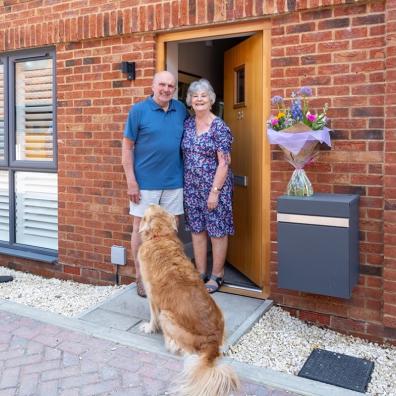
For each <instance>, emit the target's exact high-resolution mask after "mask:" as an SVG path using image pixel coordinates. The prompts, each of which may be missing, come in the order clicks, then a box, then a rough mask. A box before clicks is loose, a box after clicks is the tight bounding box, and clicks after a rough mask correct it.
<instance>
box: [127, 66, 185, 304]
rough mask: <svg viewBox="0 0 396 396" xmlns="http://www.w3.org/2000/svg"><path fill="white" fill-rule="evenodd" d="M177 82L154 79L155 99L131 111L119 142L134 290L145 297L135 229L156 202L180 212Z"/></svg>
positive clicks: (164, 76)
mask: <svg viewBox="0 0 396 396" xmlns="http://www.w3.org/2000/svg"><path fill="white" fill-rule="evenodd" d="M175 89H176V80H175V77H174V76H173V75H172V74H171V73H169V72H168V71H162V72H159V73H157V74H155V76H154V79H153V85H152V91H153V94H152V96H150V97H149V98H147V99H145V100H143V101H141V102H139V103H137V104H135V105H134V106H132V108H131V110H130V111H129V114H128V119H127V122H126V125H125V131H124V138H123V141H122V165H123V167H124V172H125V176H126V180H127V186H128V196H129V199H130V214H131V215H132V216H134V217H133V229H132V236H131V248H132V255H133V259H134V261H135V268H136V289H137V293H138V295H139V296H141V297H146V293H145V290H144V287H143V283H142V279H141V274H140V266H139V263H138V260H137V252H138V249H139V246H140V244H141V240H140V235H139V224H140V220H141V219H142V217H143V214H144V211H145V210H146V208H147V207H148V206H149V205H150V204H152V203H154V204H158V205H160V206H162V207H163V208H164V209H166V210H167V211H168V212H170V213H172V214H174V215H176V216H177V215H181V214H182V213H183V162H182V158H181V150H180V143H181V139H182V136H183V123H184V120H185V119H186V117H187V115H188V114H187V110H186V108H185V106H184V104H182V103H181V102H179V101H177V100H175V99H172V97H173V94H174V92H175Z"/></svg>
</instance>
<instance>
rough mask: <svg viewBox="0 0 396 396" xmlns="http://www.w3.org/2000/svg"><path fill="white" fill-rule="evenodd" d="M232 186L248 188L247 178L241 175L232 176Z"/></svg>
mask: <svg viewBox="0 0 396 396" xmlns="http://www.w3.org/2000/svg"><path fill="white" fill-rule="evenodd" d="M234 185H235V186H241V187H247V186H248V177H247V176H241V175H234Z"/></svg>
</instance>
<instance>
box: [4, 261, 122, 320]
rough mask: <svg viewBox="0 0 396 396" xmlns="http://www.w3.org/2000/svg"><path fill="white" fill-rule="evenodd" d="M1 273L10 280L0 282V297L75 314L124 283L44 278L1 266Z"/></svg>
mask: <svg viewBox="0 0 396 396" xmlns="http://www.w3.org/2000/svg"><path fill="white" fill-rule="evenodd" d="M0 275H12V276H13V277H14V280H13V281H12V282H7V283H0V299H4V300H9V301H14V302H17V303H20V304H24V305H28V306H30V307H35V308H40V309H43V310H45V311H51V312H55V313H58V314H61V315H64V316H69V317H73V316H77V315H79V314H80V313H82V312H83V311H85V310H86V309H88V308H90V307H92V306H94V305H96V304H98V303H100V302H101V301H103V300H105V299H106V298H108V297H109V296H111V295H112V294H113V293H115V292H116V291H118V290H121V289H122V288H124V287H125V286H94V285H86V284H83V283H78V282H73V281H63V280H60V279H55V278H51V279H47V278H42V277H41V276H37V275H32V274H28V273H26V272H20V271H13V270H11V269H8V268H5V267H0Z"/></svg>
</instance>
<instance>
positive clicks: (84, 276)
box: [0, 0, 396, 340]
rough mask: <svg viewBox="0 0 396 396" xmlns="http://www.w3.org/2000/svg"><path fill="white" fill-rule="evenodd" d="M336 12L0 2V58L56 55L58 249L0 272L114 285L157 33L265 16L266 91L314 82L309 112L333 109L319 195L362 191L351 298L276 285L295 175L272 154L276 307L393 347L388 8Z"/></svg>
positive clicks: (92, 1) (314, 7) (351, 7)
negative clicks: (27, 51) (137, 121)
mask: <svg viewBox="0 0 396 396" xmlns="http://www.w3.org/2000/svg"><path fill="white" fill-rule="evenodd" d="M344 3H347V2H346V1H340V0H333V1H331V0H305V1H304V0H303V1H299V2H295V1H283V2H282V1H277V2H275V1H273V0H272V1H271V0H270V1H266V2H263V1H261V0H241V1H236V0H235V1H233V0H231V1H227V2H225V1H224V2H219V1H215V0H206V1H194V0H193V1H191V0H190V1H187V0H181V1H175V0H173V1H161V2H159V1H158V2H156V1H152V2H147V1H143V0H136V1H134V2H131V1H129V0H118V1H109V0H84V1H80V0H76V1H67V2H65V1H60V0H59V1H57V0H51V1H49V0H32V1H23V0H8V1H7V0H0V51H1V52H3V51H11V50H15V49H20V48H31V47H41V46H45V45H53V46H55V47H56V56H57V95H58V119H57V126H58V138H59V239H60V244H59V264H58V265H56V266H48V265H42V264H39V263H34V262H31V261H29V262H28V261H24V260H22V259H17V260H16V259H15V260H12V259H10V258H6V257H3V258H1V261H0V265H8V266H12V267H14V268H17V269H25V270H30V271H33V272H37V273H41V274H42V275H46V276H53V275H54V274H56V276H58V277H62V278H66V279H75V280H79V281H84V282H91V283H100V284H106V283H113V282H115V281H116V274H115V268H114V266H112V265H111V264H109V262H110V259H109V253H110V246H111V245H113V244H117V245H123V246H125V247H128V251H129V250H130V249H129V236H130V232H131V220H130V217H129V215H128V213H127V212H128V210H127V199H126V196H125V184H124V178H123V172H122V167H121V164H120V156H121V148H120V141H121V137H122V129H123V124H124V121H125V118H126V114H127V111H128V109H129V107H130V105H131V104H132V103H134V102H136V101H138V100H140V99H141V98H143V97H145V96H146V95H147V94H149V92H150V85H151V77H152V75H153V73H154V70H155V33H156V32H158V31H166V30H170V29H172V30H174V29H178V28H186V27H187V26H192V25H194V26H199V25H202V26H203V25H207V24H212V23H225V22H226V23H231V22H237V21H241V20H248V19H252V18H257V17H260V16H267V17H271V19H272V36H273V37H272V77H271V84H272V87H273V92H272V93H273V94H281V95H283V96H289V94H290V92H291V90H292V89H295V88H296V87H297V88H298V87H300V86H302V85H310V86H311V87H313V89H314V93H315V95H317V99H315V102H314V104H315V106H317V107H320V106H321V105H322V104H323V103H324V102H325V101H327V102H328V103H329V106H330V112H329V116H330V117H331V118H332V128H333V129H334V132H333V135H332V136H333V150H331V151H322V152H321V154H320V157H319V159H318V161H317V162H316V163H315V164H314V165H312V166H310V167H309V168H308V175H309V177H310V179H311V181H312V182H313V185H314V187H315V191H322V192H334V193H359V194H361V206H360V217H361V220H360V230H361V232H360V239H361V243H360V247H361V249H360V251H361V268H360V270H361V276H360V279H359V285H358V286H357V287H356V289H355V290H354V293H353V297H352V299H351V300H348V301H346V300H342V299H335V298H330V297H321V296H312V295H308V294H304V293H295V292H291V291H287V290H279V289H277V288H276V274H277V267H276V233H275V228H276V227H275V225H276V224H275V212H276V198H277V197H278V196H279V195H280V194H282V193H284V190H285V186H286V183H287V181H288V179H289V178H290V174H291V167H290V166H289V165H288V164H287V163H286V162H285V161H284V160H283V159H282V158H281V153H280V152H279V151H278V150H277V149H276V148H273V151H272V159H273V161H272V164H271V166H272V175H271V178H272V182H271V190H272V223H271V227H272V235H271V239H272V241H273V242H272V247H273V248H272V258H271V291H272V298H274V299H275V300H276V301H277V302H279V303H280V304H281V305H284V306H287V307H288V308H289V309H290V310H291V311H292V312H293V313H294V314H295V315H298V316H300V317H301V318H303V319H305V320H309V321H314V322H318V323H322V324H324V325H327V326H331V327H333V328H335V329H338V330H341V331H345V332H349V333H351V334H358V335H363V336H365V337H371V338H375V339H393V340H394V339H396V332H395V331H394V330H392V328H396V309H395V307H396V302H395V295H396V287H395V285H396V265H395V262H396V261H395V257H396V255H395V253H396V252H395V250H396V215H395V210H396V198H395V197H396V196H395V191H396V190H395V187H394V186H395V185H396V183H395V174H396V172H395V167H396V165H395V163H396V158H395V146H396V138H395V136H396V134H395V125H396V120H395V111H394V109H395V99H394V98H393V97H394V96H395V94H394V91H395V76H396V71H395V69H396V61H395V59H396V57H395V54H396V51H395V48H396V45H395V40H396V32H395V26H396V23H395V18H396V17H395V15H396V9H395V8H396V3H395V1H394V0H392V1H387V2H382V1H374V2H358V3H356V4H344ZM123 60H129V61H136V64H137V73H138V74H137V79H136V81H134V82H129V81H127V80H126V79H125V76H124V75H123V74H122V73H121V72H120V62H121V61H123ZM392 110H393V112H392ZM384 187H385V188H384ZM384 207H385V210H384ZM384 220H385V222H384ZM384 241H385V244H384ZM128 263H129V264H128V265H127V266H126V267H125V268H121V274H120V277H121V282H129V281H130V280H131V278H132V276H133V266H132V264H131V257H129V260H128ZM384 324H385V327H384ZM386 326H387V327H386Z"/></svg>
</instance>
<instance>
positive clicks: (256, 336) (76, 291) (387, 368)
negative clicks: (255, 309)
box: [0, 267, 396, 396]
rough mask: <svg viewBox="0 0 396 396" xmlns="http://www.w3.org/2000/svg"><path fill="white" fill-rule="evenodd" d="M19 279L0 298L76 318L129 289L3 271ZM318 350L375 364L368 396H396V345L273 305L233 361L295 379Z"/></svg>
mask: <svg viewBox="0 0 396 396" xmlns="http://www.w3.org/2000/svg"><path fill="white" fill-rule="evenodd" d="M0 275H12V276H14V280H13V281H12V282H9V283H0V299H5V300H10V301H14V302H17V303H20V304H24V305H28V306H31V307H35V308H40V309H43V310H46V311H51V312H55V313H58V314H61V315H64V316H68V317H73V316H77V315H79V314H80V313H82V312H83V311H85V310H87V309H88V308H90V307H93V306H95V305H97V304H98V303H100V302H101V301H103V300H105V299H106V298H108V297H109V296H111V295H112V294H113V293H115V292H117V291H118V290H121V289H123V288H125V286H94V285H86V284H82V283H77V282H72V281H62V280H59V279H55V278H52V279H47V278H42V277H40V276H36V275H32V274H28V273H25V272H19V271H13V270H11V269H8V268H4V267H0ZM314 348H323V349H326V350H329V351H334V352H339V353H344V354H347V355H351V356H356V357H362V358H365V359H369V360H372V361H374V363H375V365H374V371H373V374H372V378H371V382H370V384H369V387H368V391H367V394H368V395H378V396H395V395H396V347H392V346H380V345H378V344H375V343H370V342H367V341H364V340H362V339H359V338H356V337H352V336H345V335H342V334H339V333H336V332H335V331H332V330H328V329H323V328H319V327H317V326H313V325H308V324H306V323H304V322H302V321H301V320H299V319H296V318H294V317H292V316H290V314H289V313H288V312H287V311H284V310H283V309H281V308H279V307H272V308H271V309H270V310H269V311H268V312H267V313H266V314H265V315H264V316H263V317H262V318H261V319H260V321H259V322H258V323H256V325H255V326H254V327H253V328H252V329H251V330H250V331H249V332H248V333H246V334H245V335H244V336H243V337H242V338H241V339H240V340H239V341H238V343H237V344H236V345H234V346H232V347H231V348H230V350H229V352H228V355H229V357H231V358H233V359H236V360H239V361H241V362H245V363H248V364H253V365H256V366H261V367H268V368H272V369H274V370H278V371H281V372H285V373H289V374H294V375H296V374H297V373H298V372H299V371H300V369H301V367H302V366H303V364H304V362H305V360H306V359H307V358H308V356H309V354H310V353H311V351H312V350H313V349H314Z"/></svg>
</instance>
